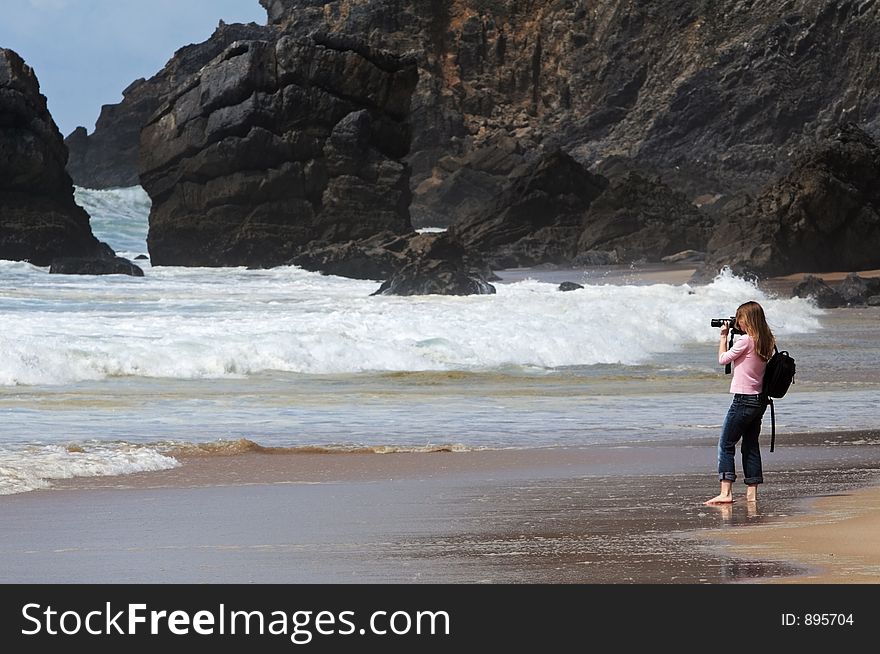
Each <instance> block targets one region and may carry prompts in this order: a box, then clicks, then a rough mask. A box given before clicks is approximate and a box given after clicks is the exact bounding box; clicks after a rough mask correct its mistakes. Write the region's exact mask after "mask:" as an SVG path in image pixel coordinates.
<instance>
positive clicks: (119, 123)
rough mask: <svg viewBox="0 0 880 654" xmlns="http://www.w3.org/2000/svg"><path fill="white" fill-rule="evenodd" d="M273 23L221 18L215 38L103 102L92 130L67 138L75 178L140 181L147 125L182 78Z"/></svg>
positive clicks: (82, 182)
mask: <svg viewBox="0 0 880 654" xmlns="http://www.w3.org/2000/svg"><path fill="white" fill-rule="evenodd" d="M273 32H274V30H273V29H272V28H271V27H265V26H259V25H255V24H253V23H251V24H249V25H241V24H236V23H233V24H226V23H224V22H222V21H221V22H220V24H219V26H218V27H217V29H216V30H215V31H214V33H213V34H212V35H211V38H210V39H208V40H207V41H205V42H203V43H198V44H194V45H187V46H185V47H183V48H180V49H179V50H178V51H177V52H175V53H174V56H173V57H171V59H170V60H169V61H168V63H167V64H166V65H165V67H164V68H163V69H162V70H161V71H159V72H158V73H156V74H155V75H153V77H151V78H150V79H148V80H145V79H139V80H135V81H134V82H132V83H131V84H130V85H129V86H128V88H126V89H125V90H124V91H122V96H123V99H122V102H120V103H118V104H108V105H104V106H103V107H102V108H101V115H100V116H99V117H98V121H97V123H96V124H95V129H94V131H93V132H92V133H91V134H89V133H88V131H87V130H86V128H85V127H77V128H76V129H75V130H74V131H73V132H71V134H70V135H68V137H67V138H66V139H65V143H66V144H67V147H68V150H69V151H70V158H69V160H68V162H67V172H69V173H70V176H71V177H72V178H73V182H74V184H76V185H77V186H83V187H86V188H111V187H125V186H135V185H137V184H140V177H139V175H138V168H137V166H138V155H139V152H140V134H141V129H142V128H143V126H144V125H146V124H147V122H148V120H149V119H150V116H152V115H153V113H154V112H155V111H156V110H157V109H158V108H159V107H160V106H161V105H162V103H163V102H164V100H165V98H167V97H168V95H169V94H170V93H171V92H172V91H173V90H174V89H175V88H176V86H177V85H178V84H180V83H181V82H183V81H184V80H186V79H187V78H188V77H190V76H191V75H193V74H194V73H196V72H198V70H199V69H200V68H201V67H202V66H204V65H205V64H207V63H208V62H209V61H211V60H212V59H213V58H214V57H216V56H217V55H219V54H220V53H221V52H223V51H224V50H225V49H226V48H227V47H228V46H229V45H230V44H231V43H233V42H234V41H238V40H243V39H259V38H264V37H265V36H266V35H267V34H272V33H273Z"/></svg>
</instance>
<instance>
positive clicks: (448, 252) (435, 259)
mask: <svg viewBox="0 0 880 654" xmlns="http://www.w3.org/2000/svg"><path fill="white" fill-rule="evenodd" d="M402 256H403V258H404V259H405V260H406V263H405V264H404V265H403V266H402V267H401V268H400V269H399V270H397V271H396V272H395V273H394V274H393V275H392V276H391V277H390V278H389V279H388V280H386V281H385V282H384V283H383V284H382V285H381V286H380V287H379V289H378V290H377V291H376V292H375V293H373V295H489V294H493V293H495V287H494V286H492V284H490V283H489V282H488V281H486V279H485V277H484V276H483V275H482V273H481V272H480V271H479V270H477V269H475V268H474V267H473V266H472V265H471V263H470V262H469V260H468V257H467V254H466V253H465V249H464V248H463V247H462V245H461V243H460V242H458V241H457V240H456V239H455V238H454V237H453V236H452V235H450V234H446V233H441V234H418V235H415V236H412V237H411V238H409V239H408V245H407V250H406V251H405V252H404V253H402Z"/></svg>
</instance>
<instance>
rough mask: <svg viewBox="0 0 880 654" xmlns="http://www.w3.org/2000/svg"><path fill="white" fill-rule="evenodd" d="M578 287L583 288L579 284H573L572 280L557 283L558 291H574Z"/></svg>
mask: <svg viewBox="0 0 880 654" xmlns="http://www.w3.org/2000/svg"><path fill="white" fill-rule="evenodd" d="M579 288H583V286H581V285H580V284H575V283H574V282H562V283H561V284H560V285H559V290H560V291H576V290H578V289H579Z"/></svg>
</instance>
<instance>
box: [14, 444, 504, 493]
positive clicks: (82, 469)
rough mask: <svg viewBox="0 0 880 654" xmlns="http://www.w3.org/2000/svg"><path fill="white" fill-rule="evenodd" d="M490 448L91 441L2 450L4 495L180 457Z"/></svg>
mask: <svg viewBox="0 0 880 654" xmlns="http://www.w3.org/2000/svg"><path fill="white" fill-rule="evenodd" d="M487 449H490V448H486V447H477V446H467V445H463V444H460V443H448V444H427V445H393V444H388V445H384V444H383V445H299V446H289V447H283V446H266V445H261V444H259V443H257V442H255V441H252V440H250V439H244V438H242V439H238V440H229V441H227V440H216V441H210V442H203V443H196V442H170V441H168V442H160V443H151V444H147V445H141V444H133V443H126V442H118V441H117V442H97V441H93V442H88V443H71V444H67V445H29V446H22V447H18V448H15V447H9V446H5V447H3V448H0V495H13V494H17V493H25V492H28V491H33V490H40V489H48V488H51V487H52V482H53V481H56V480H59V479H72V478H74V477H109V476H116V475H130V474H134V473H140V472H157V471H160V470H169V469H172V468H176V467H179V466H180V465H181V462H180V460H179V459H182V460H186V459H188V458H201V457H236V456H246V455H249V454H271V455H279V456H282V455H287V456H295V455H303V454H333V455H337V454H338V455H346V454H376V455H393V454H405V453H410V454H435V453H444V452H475V451H483V450H487Z"/></svg>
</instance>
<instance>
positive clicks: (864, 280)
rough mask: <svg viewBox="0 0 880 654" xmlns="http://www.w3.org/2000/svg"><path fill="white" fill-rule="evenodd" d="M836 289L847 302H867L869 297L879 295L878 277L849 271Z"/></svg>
mask: <svg viewBox="0 0 880 654" xmlns="http://www.w3.org/2000/svg"><path fill="white" fill-rule="evenodd" d="M836 290H837V292H838V293H839V294H840V296H841V297H842V298H843V299H844V300H845V301H846V303H847V304H851V305H856V304H867V303H868V300H869V299H870V298H871V297H873V296H875V295H880V278H878V277H861V276H859V275H858V274H857V273H850V274H849V275H847V276H846V278H845V279H844V280H843V281H842V282H840V284H838V285H837V289H836Z"/></svg>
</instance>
